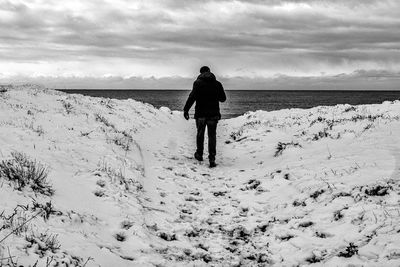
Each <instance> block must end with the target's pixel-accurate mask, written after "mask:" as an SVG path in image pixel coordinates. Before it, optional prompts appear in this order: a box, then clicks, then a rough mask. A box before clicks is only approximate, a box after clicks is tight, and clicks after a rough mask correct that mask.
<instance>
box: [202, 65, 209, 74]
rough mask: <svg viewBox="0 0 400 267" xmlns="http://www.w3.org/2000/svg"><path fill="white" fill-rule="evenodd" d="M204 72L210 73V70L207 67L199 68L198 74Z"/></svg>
mask: <svg viewBox="0 0 400 267" xmlns="http://www.w3.org/2000/svg"><path fill="white" fill-rule="evenodd" d="M204 72H210V68H209V67H207V66H203V67H201V68H200V73H204Z"/></svg>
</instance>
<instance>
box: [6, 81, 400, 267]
mask: <svg viewBox="0 0 400 267" xmlns="http://www.w3.org/2000/svg"><path fill="white" fill-rule="evenodd" d="M0 110H1V112H0V185H1V187H0V265H6V266H7V265H8V266H19V265H23V266H188V265H189V266H269V265H275V266H299V265H314V266H320V265H324V266H344V265H351V264H353V265H354V266H358V265H359V266H361V265H362V266H398V265H399V264H400V241H399V240H400V224H399V222H400V210H399V200H400V198H399V193H400V187H399V178H400V164H399V160H400V142H399V141H400V137H399V135H398V132H399V130H400V102H399V101H395V102H384V103H382V104H379V105H361V106H350V105H337V106H332V107H316V108H312V109H304V110H303V109H288V110H280V111H274V112H264V111H257V112H252V113H247V114H245V115H243V116H241V117H238V118H235V119H230V120H223V121H221V122H220V123H219V126H218V145H217V163H218V164H219V165H218V167H217V168H216V169H209V168H208V167H207V164H205V163H198V162H196V161H195V160H194V159H193V158H192V154H193V152H194V145H195V125H194V122H193V121H189V122H187V121H185V120H184V119H183V118H182V114H181V113H180V112H176V111H174V112H171V111H170V110H169V109H168V108H161V109H155V108H154V107H152V106H151V105H149V104H144V103H140V102H137V101H134V100H124V101H119V100H113V99H104V98H93V97H86V96H82V95H69V94H65V93H61V92H57V91H54V90H48V89H44V88H41V87H37V86H33V85H26V86H6V87H4V86H3V87H2V90H0Z"/></svg>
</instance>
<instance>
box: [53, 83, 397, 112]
mask: <svg viewBox="0 0 400 267" xmlns="http://www.w3.org/2000/svg"><path fill="white" fill-rule="evenodd" d="M60 91H63V92H66V93H71V94H82V95H87V96H95V97H105V98H115V99H129V98H131V99H134V100H137V101H141V102H145V103H150V104H152V105H153V106H154V107H156V108H160V107H168V108H170V109H171V110H182V109H183V106H184V105H185V102H186V99H187V97H188V95H189V93H190V91H187V90H115V89H112V90H111V89H110V90H93V89H90V90H88V89H84V90H83V89H62V90H61V89H60ZM226 95H227V101H226V102H224V103H221V104H220V109H221V115H222V118H223V119H229V118H233V117H237V116H240V115H243V114H244V113H246V112H248V111H257V110H265V111H272V110H280V109H287V108H311V107H315V106H322V105H323V106H334V105H337V104H350V105H360V104H378V103H382V102H383V101H393V100H400V91H326V90H324V91H309V90H307V91H294V90H291V91H283V90H279V91H278V90H276V91H272V90H268V91H267V90H227V91H226ZM193 112H194V107H192V109H191V113H192V114H193Z"/></svg>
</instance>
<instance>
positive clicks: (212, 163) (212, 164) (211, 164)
mask: <svg viewBox="0 0 400 267" xmlns="http://www.w3.org/2000/svg"><path fill="white" fill-rule="evenodd" d="M214 167H217V164H216V163H215V161H214V160H210V168H214Z"/></svg>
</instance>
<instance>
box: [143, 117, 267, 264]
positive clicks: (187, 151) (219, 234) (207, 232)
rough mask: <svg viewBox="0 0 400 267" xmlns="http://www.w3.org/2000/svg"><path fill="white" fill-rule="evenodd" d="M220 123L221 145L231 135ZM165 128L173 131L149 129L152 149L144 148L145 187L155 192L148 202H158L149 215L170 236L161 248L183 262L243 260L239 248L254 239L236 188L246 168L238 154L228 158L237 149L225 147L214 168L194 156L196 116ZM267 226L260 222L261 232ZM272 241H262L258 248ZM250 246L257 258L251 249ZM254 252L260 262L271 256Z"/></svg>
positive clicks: (159, 230) (154, 226)
mask: <svg viewBox="0 0 400 267" xmlns="http://www.w3.org/2000/svg"><path fill="white" fill-rule="evenodd" d="M221 124H222V125H220V126H219V129H218V133H219V136H218V142H219V145H218V148H219V150H221V148H222V147H223V142H224V141H225V139H226V137H225V138H224V136H223V133H224V132H225V131H224V126H223V123H221ZM165 129H168V131H164V130H163V129H160V128H159V129H152V130H150V131H149V132H146V133H145V135H144V136H145V138H144V139H143V141H142V142H141V144H146V143H147V146H146V145H144V146H146V147H147V148H148V149H144V150H145V151H146V152H145V153H144V154H145V157H144V160H145V173H146V182H145V185H144V188H145V190H146V191H147V192H148V193H149V194H150V195H151V197H150V199H149V203H148V206H153V207H156V209H152V211H151V212H149V213H148V214H147V216H146V221H147V225H148V226H149V228H152V229H153V230H154V232H155V234H156V235H159V236H161V238H162V239H165V240H166V241H165V242H162V243H161V244H160V247H159V248H158V251H160V253H164V254H165V255H164V256H165V258H167V259H170V260H173V261H182V264H184V262H185V261H191V262H192V264H196V260H197V261H198V263H197V264H200V265H201V264H206V263H207V262H209V261H211V260H212V261H213V263H214V264H216V263H218V262H219V263H222V262H224V264H227V265H231V264H232V263H239V260H240V259H239V257H238V254H240V253H239V252H238V251H237V250H238V247H239V246H242V248H241V249H243V245H244V244H245V243H247V241H248V239H249V236H248V233H247V232H246V229H245V228H244V227H243V225H246V224H248V223H249V222H248V217H247V213H248V212H249V210H248V207H246V206H242V205H241V202H242V199H240V198H239V196H237V194H235V192H236V191H233V190H232V188H235V187H237V183H238V181H240V176H241V175H240V174H241V173H242V172H243V171H244V170H242V169H240V168H239V169H238V168H236V167H235V166H236V162H235V158H234V157H229V155H232V154H233V151H224V152H223V153H221V152H220V153H219V156H220V157H219V160H218V163H219V165H218V167H217V168H215V169H210V168H209V167H208V162H207V161H206V160H205V161H204V162H201V163H200V162H197V161H196V160H194V159H193V156H192V155H193V153H194V145H195V139H194V138H195V126H194V123H193V121H190V122H186V121H178V122H173V123H172V125H166V126H165ZM165 142H166V143H165ZM149 148H150V149H149ZM151 148H153V149H154V150H151ZM221 154H223V155H224V156H221ZM239 167H240V165H239ZM250 187H251V184H250ZM255 187H256V186H255ZM244 190H247V189H244ZM160 210H162V211H160ZM253 219H254V218H253ZM263 230H264V231H265V229H264V228H263V226H262V225H260V233H261V232H263ZM169 241H175V242H169ZM267 245H268V244H258V247H257V248H258V249H262V248H263V247H265V246H267ZM182 247H183V248H184V249H182ZM248 249H249V257H252V255H250V253H251V248H248ZM253 254H254V253H253ZM253 256H254V257H256V258H257V260H259V261H260V262H264V261H266V260H267V257H266V256H265V257H263V255H253ZM258 258H259V259H258Z"/></svg>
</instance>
